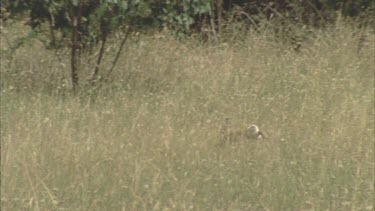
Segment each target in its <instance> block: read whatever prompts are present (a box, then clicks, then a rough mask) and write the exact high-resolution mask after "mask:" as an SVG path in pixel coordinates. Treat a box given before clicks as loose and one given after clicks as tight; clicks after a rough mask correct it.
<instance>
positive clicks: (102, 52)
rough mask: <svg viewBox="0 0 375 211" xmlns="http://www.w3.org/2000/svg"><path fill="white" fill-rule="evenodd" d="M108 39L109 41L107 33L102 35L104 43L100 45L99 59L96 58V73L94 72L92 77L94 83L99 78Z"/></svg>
mask: <svg viewBox="0 0 375 211" xmlns="http://www.w3.org/2000/svg"><path fill="white" fill-rule="evenodd" d="M106 41H107V34H103V37H102V45H101V46H100V51H99V56H98V59H97V60H96V64H95V69H94V74H93V76H92V77H91V83H93V84H94V83H95V81H96V80H97V78H98V74H99V67H100V63H101V61H102V58H103V54H104V47H105V44H106Z"/></svg>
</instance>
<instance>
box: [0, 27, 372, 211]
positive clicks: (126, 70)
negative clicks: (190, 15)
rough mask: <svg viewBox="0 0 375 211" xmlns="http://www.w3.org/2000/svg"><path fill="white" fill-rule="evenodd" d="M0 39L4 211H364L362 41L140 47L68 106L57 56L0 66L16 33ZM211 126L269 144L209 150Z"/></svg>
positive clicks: (342, 36) (365, 61)
mask: <svg viewBox="0 0 375 211" xmlns="http://www.w3.org/2000/svg"><path fill="white" fill-rule="evenodd" d="M4 30H5V31H3V33H2V35H1V38H2V43H3V44H2V49H1V50H2V62H1V63H2V64H1V65H2V67H1V174H2V177H1V207H2V210H4V211H6V210H373V209H374V205H373V200H374V127H375V125H374V71H375V69H374V65H375V64H374V58H375V57H374V56H375V46H374V43H375V38H374V33H373V32H372V31H371V30H370V29H362V30H361V31H360V30H358V29H357V28H356V27H355V26H352V25H351V24H345V23H337V24H336V25H334V26H332V27H327V28H326V29H324V30H312V31H310V32H309V34H307V36H306V39H305V40H303V42H302V47H301V48H300V50H299V51H294V50H293V49H292V47H291V46H290V45H289V44H287V43H284V42H281V41H279V40H277V39H276V38H274V36H273V34H272V33H267V32H264V33H250V32H249V34H247V35H246V36H244V35H242V37H241V39H238V40H237V39H235V40H230V39H228V41H227V42H222V43H220V44H218V43H216V42H212V43H210V42H208V43H200V42H198V41H196V40H194V39H193V38H192V39H188V40H185V41H183V42H178V41H176V40H174V39H173V37H170V36H168V35H166V34H160V35H158V36H155V35H154V36H151V35H140V36H139V37H138V38H135V37H134V38H132V39H131V40H130V42H129V45H128V47H127V48H126V49H125V51H124V54H123V55H122V57H121V59H120V62H119V64H118V66H117V68H116V70H115V71H114V72H113V74H112V75H111V80H110V81H111V83H108V84H106V85H104V86H103V87H101V88H100V89H97V90H96V91H91V92H89V91H82V92H81V93H79V94H77V95H73V94H72V93H71V91H70V90H71V88H70V86H71V85H70V78H69V68H70V65H69V54H68V51H67V52H65V51H61V52H60V53H59V54H55V53H53V51H49V50H46V49H45V48H44V47H43V46H42V45H41V44H40V42H39V41H33V42H31V43H28V44H26V45H24V46H23V47H21V48H19V49H17V50H16V51H14V52H13V53H12V54H11V51H10V50H9V49H8V48H7V43H12V40H15V38H16V37H17V35H18V36H19V35H22V34H25V33H27V30H26V29H17V30H16V29H14V28H11V27H8V28H5V29H4ZM361 36H362V37H365V42H363V43H360V44H359V40H360V37H361ZM5 40H7V42H5ZM115 45H116V42H115V41H113V43H112V44H111V46H112V47H113V46H115ZM358 46H360V50H358ZM113 51H114V50H113V49H111V48H109V49H108V50H107V54H106V58H105V62H104V63H103V68H106V67H107V66H109V65H110V62H111V58H113V55H112V53H111V52H113ZM83 64H88V63H86V62H83ZM82 69H83V71H82V76H81V78H83V79H82V81H84V79H85V78H87V76H88V73H87V70H88V69H89V67H88V65H82ZM82 86H84V85H82ZM82 89H83V88H82ZM225 118H230V120H231V124H232V127H233V128H234V129H241V128H246V126H247V125H249V124H257V125H259V126H260V128H261V129H262V130H264V131H265V132H266V133H267V134H268V136H269V137H268V139H266V140H264V141H250V142H245V141H244V142H243V143H241V144H239V145H225V146H223V147H217V143H218V142H219V139H220V133H219V131H220V127H221V126H222V125H223V123H224V119H225Z"/></svg>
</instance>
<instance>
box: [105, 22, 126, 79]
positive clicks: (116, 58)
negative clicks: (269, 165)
mask: <svg viewBox="0 0 375 211" xmlns="http://www.w3.org/2000/svg"><path fill="white" fill-rule="evenodd" d="M131 27H132V23H131V22H130V24H129V26H128V30H127V31H126V33H125V36H124V38H123V39H122V41H121V44H120V48H119V50H118V51H117V55H116V57H115V60H113V62H112V67H111V69H110V70H109V71H108V74H107V76H106V77H105V78H104V80H108V77H109V75H110V74H111V73H112V71H113V69H115V66H116V64H117V61H118V59H119V57H120V55H121V51H122V49H123V48H124V46H125V43H126V40H128V37H129V34H130V31H131Z"/></svg>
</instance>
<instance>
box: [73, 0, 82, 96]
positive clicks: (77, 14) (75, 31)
mask: <svg viewBox="0 0 375 211" xmlns="http://www.w3.org/2000/svg"><path fill="white" fill-rule="evenodd" d="M82 6H83V2H82V0H80V2H79V6H78V8H76V11H75V8H74V6H73V5H71V11H70V19H71V20H70V21H71V24H72V38H71V42H72V46H71V60H70V62H71V77H72V85H73V91H74V92H76V91H77V86H78V62H79V49H80V48H79V40H80V39H79V36H80V34H79V31H78V28H79V25H80V22H81V14H82Z"/></svg>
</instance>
